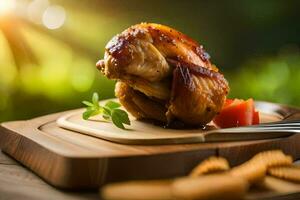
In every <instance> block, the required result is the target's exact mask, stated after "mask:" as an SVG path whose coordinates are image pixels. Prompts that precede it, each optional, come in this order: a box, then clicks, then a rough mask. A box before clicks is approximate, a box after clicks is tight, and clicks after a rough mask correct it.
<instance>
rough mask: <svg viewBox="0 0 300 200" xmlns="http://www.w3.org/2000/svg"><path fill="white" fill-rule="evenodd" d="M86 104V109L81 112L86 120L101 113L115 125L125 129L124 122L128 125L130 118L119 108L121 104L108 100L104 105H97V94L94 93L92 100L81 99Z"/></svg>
mask: <svg viewBox="0 0 300 200" xmlns="http://www.w3.org/2000/svg"><path fill="white" fill-rule="evenodd" d="M82 103H83V104H84V105H86V106H87V108H86V111H85V112H83V113H82V118H83V119H85V120H88V119H89V118H90V117H92V116H95V115H98V114H101V115H102V117H103V118H104V119H105V120H111V121H112V122H113V123H114V125H115V126H117V127H118V128H121V129H125V127H124V124H127V125H130V120H129V117H128V114H127V112H125V111H124V110H122V109H120V107H121V104H119V103H117V102H114V101H108V102H106V104H105V105H104V106H101V105H99V95H98V93H96V92H95V93H94V94H93V97H92V102H89V101H83V102H82Z"/></svg>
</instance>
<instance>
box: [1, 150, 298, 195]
mask: <svg viewBox="0 0 300 200" xmlns="http://www.w3.org/2000/svg"><path fill="white" fill-rule="evenodd" d="M0 160H1V161H3V160H5V163H10V164H9V165H7V164H1V163H0V194H1V195H0V199H1V200H2V199H5V200H19V199H24V200H27V199H28V200H48V199H49V200H50V199H51V200H52V199H56V200H96V199H99V196H98V191H97V190H94V191H89V192H88V191H85V192H70V191H64V190H59V189H56V188H54V187H52V186H50V185H48V184H46V183H45V182H44V181H43V180H41V179H40V178H39V177H38V176H36V175H34V174H33V173H32V172H30V171H28V170H27V169H25V168H24V167H23V166H20V165H19V164H18V163H17V162H16V161H14V160H13V159H11V158H10V157H8V156H7V155H5V154H4V153H2V152H1V151H0ZM269 184H270V183H269ZM291 184H292V183H291ZM277 185H278V184H277ZM291 192H295V191H291ZM299 198H300V193H287V192H282V193H281V192H280V193H279V192H270V191H264V190H258V191H257V190H253V191H251V192H250V193H249V194H248V195H247V197H246V199H247V200H267V199H270V200H271V199H275V200H295V199H299Z"/></svg>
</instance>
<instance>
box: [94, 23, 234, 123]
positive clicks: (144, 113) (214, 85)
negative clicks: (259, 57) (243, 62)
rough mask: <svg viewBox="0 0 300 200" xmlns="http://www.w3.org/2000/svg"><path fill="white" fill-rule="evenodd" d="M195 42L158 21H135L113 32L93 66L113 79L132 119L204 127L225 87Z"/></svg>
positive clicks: (218, 106) (221, 100) (223, 96)
mask: <svg viewBox="0 0 300 200" xmlns="http://www.w3.org/2000/svg"><path fill="white" fill-rule="evenodd" d="M209 59H210V58H209V55H208V54H207V53H206V52H205V50H204V49H203V47H202V46H201V45H199V44H198V43H197V42H195V41H194V40H192V39H191V38H189V37H187V36H186V35H184V34H182V33H181V32H179V31H176V30H174V29H172V28H169V27H167V26H164V25H159V24H153V23H141V24H137V25H134V26H132V27H130V28H128V29H126V30H125V31H124V32H122V33H121V34H119V35H117V36H115V37H114V38H113V39H112V40H111V41H110V42H109V43H108V44H107V45H106V48H105V55H104V59H103V60H100V61H98V63H97V67H98V69H100V70H101V72H102V73H103V74H104V75H105V76H106V77H108V78H110V79H115V80H117V81H118V82H117V85H116V89H115V93H116V96H117V97H118V98H119V100H120V102H121V104H122V105H123V106H124V107H125V108H126V109H127V110H128V111H129V112H130V113H131V114H132V115H133V116H135V117H136V118H137V119H153V120H157V121H161V122H163V123H165V124H170V123H172V122H173V121H181V122H183V123H184V124H185V125H193V126H194V125H196V126H200V125H205V124H207V123H208V122H210V121H211V120H212V119H213V117H214V116H215V115H216V114H217V113H218V112H219V111H220V110H221V108H222V106H223V104H224V102H225V99H226V95H227V94H228V91H229V87H228V83H227V81H226V80H225V78H224V76H223V75H222V74H221V73H220V72H219V71H218V69H217V67H216V66H215V65H213V64H211V62H210V60H209Z"/></svg>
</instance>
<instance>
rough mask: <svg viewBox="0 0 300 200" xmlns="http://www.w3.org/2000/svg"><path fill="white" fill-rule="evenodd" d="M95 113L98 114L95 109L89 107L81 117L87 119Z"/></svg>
mask: <svg viewBox="0 0 300 200" xmlns="http://www.w3.org/2000/svg"><path fill="white" fill-rule="evenodd" d="M97 114H98V112H97V110H96V109H94V108H91V107H90V108H87V109H86V111H85V112H84V113H83V114H82V118H83V119H85V120H87V119H89V118H90V117H92V116H95V115H97Z"/></svg>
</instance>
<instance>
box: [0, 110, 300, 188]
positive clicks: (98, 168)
mask: <svg viewBox="0 0 300 200" xmlns="http://www.w3.org/2000/svg"><path fill="white" fill-rule="evenodd" d="M275 107H276V105H275ZM291 110H293V109H291ZM69 112H73V111H69ZM69 112H63V113H57V114H52V115H48V116H43V117H39V118H35V119H32V120H28V121H18V122H7V123H3V124H1V126H0V148H1V149H2V150H3V151H4V152H6V153H7V154H9V155H11V156H12V157H14V158H15V159H16V160H18V161H20V162H21V163H22V164H23V165H25V166H27V167H28V168H29V169H31V170H32V171H33V172H35V173H36V174H37V175H39V176H40V177H42V178H43V179H44V180H45V181H46V182H48V183H50V184H52V185H54V186H56V187H59V188H68V189H85V188H94V189H95V188H98V187H99V186H101V185H103V184H105V183H108V182H116V181H124V180H131V179H136V180H137V179H161V178H171V177H177V176H182V175H186V174H188V173H189V172H190V170H191V169H192V168H193V167H194V166H196V165H197V164H198V163H199V162H200V161H201V160H203V159H205V158H207V157H209V156H212V155H222V156H224V157H226V158H228V160H229V162H230V163H231V164H233V165H235V164H238V163H240V162H242V161H244V160H246V159H248V158H250V157H251V156H253V155H254V154H256V153H258V152H260V151H261V150H267V149H274V148H279V149H283V150H284V151H285V152H286V153H289V154H292V155H293V156H294V158H296V159H297V158H299V157H300V151H299V147H298V146H299V145H297V143H298V142H300V138H299V136H297V135H293V136H291V137H285V138H280V139H268V140H259V141H240V142H218V143H195V144H173V145H123V144H117V143H113V142H110V141H106V140H101V139H99V138H96V137H91V136H88V135H84V134H80V133H77V132H73V131H69V130H66V129H62V128H60V127H58V126H57V124H56V123H55V121H56V120H57V119H58V118H59V117H60V116H62V115H65V114H67V113H69Z"/></svg>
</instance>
